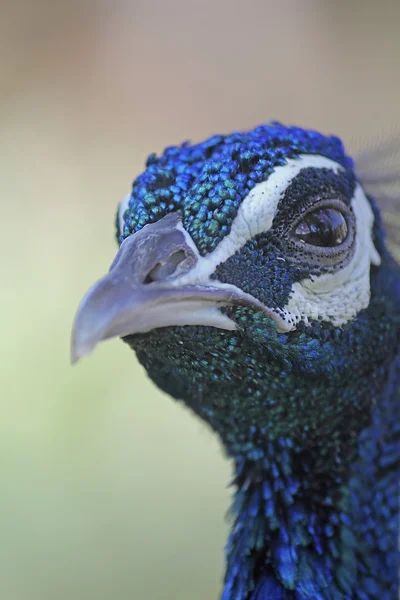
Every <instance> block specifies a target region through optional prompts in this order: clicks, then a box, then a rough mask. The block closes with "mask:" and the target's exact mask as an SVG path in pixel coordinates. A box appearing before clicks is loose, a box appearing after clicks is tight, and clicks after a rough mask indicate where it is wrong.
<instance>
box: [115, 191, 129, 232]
mask: <svg viewBox="0 0 400 600" xmlns="http://www.w3.org/2000/svg"><path fill="white" fill-rule="evenodd" d="M130 198H131V195H130V194H127V195H126V196H125V198H124V199H123V200H122V202H121V204H120V205H119V207H118V224H119V231H120V233H121V234H122V232H123V231H124V213H125V211H126V210H127V208H128V206H129V200H130Z"/></svg>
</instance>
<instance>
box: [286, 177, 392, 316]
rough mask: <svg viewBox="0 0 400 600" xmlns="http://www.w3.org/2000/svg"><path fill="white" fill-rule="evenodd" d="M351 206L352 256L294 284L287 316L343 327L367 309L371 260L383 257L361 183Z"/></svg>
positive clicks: (373, 262)
mask: <svg viewBox="0 0 400 600" xmlns="http://www.w3.org/2000/svg"><path fill="white" fill-rule="evenodd" d="M351 206H352V209H353V212H354V215H355V218H356V238H355V252H354V255H353V257H352V259H351V260H350V262H349V263H348V264H347V265H346V266H345V267H344V268H342V269H340V270H339V271H337V272H336V273H329V274H325V275H320V276H319V277H313V278H312V279H311V278H310V279H303V281H300V282H296V283H294V284H293V286H292V292H291V295H290V299H289V302H288V303H287V305H286V306H285V307H284V313H285V316H286V319H291V320H293V319H294V321H295V322H298V321H300V320H303V321H305V322H306V323H308V320H309V319H321V320H323V321H330V322H332V323H333V324H334V325H336V326H340V325H344V324H345V323H347V322H348V321H350V319H353V318H354V317H355V316H356V315H357V314H358V313H359V312H360V310H363V309H364V308H367V306H368V304H369V300H370V293H371V292H370V267H371V263H372V264H374V265H379V264H380V262H381V259H380V256H379V254H378V252H377V250H376V248H375V246H374V244H373V241H372V227H373V224H374V216H373V212H372V209H371V206H370V204H369V202H368V200H367V197H366V195H365V192H364V190H363V189H362V187H361V186H360V185H359V184H357V186H356V189H355V193H354V197H353V200H352V202H351Z"/></svg>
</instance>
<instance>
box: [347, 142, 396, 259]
mask: <svg viewBox="0 0 400 600" xmlns="http://www.w3.org/2000/svg"><path fill="white" fill-rule="evenodd" d="M355 167H356V173H357V177H358V179H359V180H360V181H361V183H362V185H363V187H364V189H365V191H366V193H367V194H369V195H371V196H373V197H374V198H375V199H376V201H377V202H378V204H379V207H380V209H381V211H382V220H383V223H384V226H385V230H386V233H387V241H388V245H389V247H390V248H391V250H392V251H393V253H394V255H395V256H396V258H397V259H398V260H400V133H398V134H396V135H395V136H392V137H391V138H389V139H386V140H385V141H382V142H379V143H377V144H374V145H373V146H370V147H369V148H366V149H365V150H362V151H361V152H360V153H359V154H358V156H357V157H356V160H355Z"/></svg>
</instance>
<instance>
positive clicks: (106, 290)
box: [71, 213, 284, 363]
mask: <svg viewBox="0 0 400 600" xmlns="http://www.w3.org/2000/svg"><path fill="white" fill-rule="evenodd" d="M204 260H206V259H205V258H203V257H201V256H200V255H199V252H198V250H197V248H196V246H195V244H194V242H193V240H192V239H191V237H190V236H189V234H188V233H187V232H186V231H185V229H184V228H183V226H182V223H181V221H180V217H179V215H178V214H177V213H170V214H168V215H167V216H165V217H164V218H163V219H160V220H159V221H157V222H156V223H153V224H151V225H146V226H145V227H144V228H143V229H141V230H140V231H138V232H137V233H135V234H133V235H131V236H129V237H128V238H126V239H125V240H124V241H123V242H122V244H121V247H120V249H119V251H118V254H117V256H116V257H115V260H114V262H113V263H112V265H111V267H110V270H109V272H108V274H107V275H105V276H104V277H102V278H101V279H100V280H99V281H98V282H97V283H95V284H94V285H93V287H92V288H90V290H89V291H88V292H87V294H86V295H85V296H84V298H83V300H82V302H81V304H80V306H79V308H78V311H77V314H76V317H75V321H74V325H73V330H72V344H71V362H72V363H75V362H77V361H78V360H79V359H80V358H81V357H83V356H85V355H87V354H90V353H91V352H92V351H93V350H94V348H95V347H96V346H97V344H98V343H99V342H100V341H102V340H105V339H108V338H112V337H116V336H119V337H124V336H127V335H132V334H135V333H145V332H148V331H151V330H153V329H156V328H159V327H168V326H183V325H207V326H211V327H218V328H221V329H226V330H233V329H235V328H236V324H235V323H234V321H232V320H231V319H230V318H229V317H228V316H227V315H224V314H223V313H222V312H221V311H220V310H219V308H220V307H221V306H227V305H231V304H240V305H246V306H252V307H253V308H256V309H257V310H262V311H264V312H267V314H269V316H272V317H273V318H274V320H275V321H276V320H277V319H279V317H277V315H276V313H273V314H271V313H272V311H270V310H269V309H267V308H266V307H264V305H263V304H261V302H259V301H258V300H256V299H255V298H253V297H252V296H251V295H249V294H246V293H245V292H243V291H242V290H240V289H239V288H237V287H236V286H233V285H229V284H223V283H220V282H218V281H214V280H210V279H209V278H208V277H206V278H205V281H204V282H200V283H199V282H198V279H199V275H198V271H199V269H196V266H199V263H200V262H201V261H204ZM196 271H197V275H196V277H193V281H194V280H196V283H190V280H191V277H190V275H191V273H193V274H194V273H196ZM181 281H182V283H180V282H181ZM183 282H185V283H183ZM283 323H284V322H283ZM278 326H279V323H278Z"/></svg>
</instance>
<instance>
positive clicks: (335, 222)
mask: <svg viewBox="0 0 400 600" xmlns="http://www.w3.org/2000/svg"><path fill="white" fill-rule="evenodd" d="M347 231H348V228H347V222H346V219H345V218H344V216H343V214H342V213H341V212H340V210H337V209H336V208H329V207H324V208H318V209H317V210H314V211H312V212H310V213H308V214H306V215H305V216H304V217H303V219H302V220H301V221H300V222H298V224H297V226H296V228H295V229H294V235H295V236H296V237H297V238H298V240H300V241H301V242H304V243H307V244H310V245H311V246H320V247H323V248H332V247H335V246H339V245H340V244H342V243H343V242H344V240H345V239H346V237H347Z"/></svg>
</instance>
